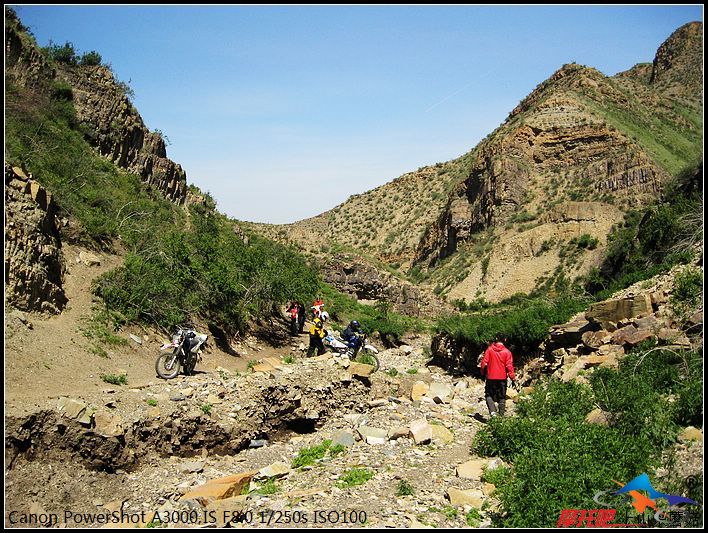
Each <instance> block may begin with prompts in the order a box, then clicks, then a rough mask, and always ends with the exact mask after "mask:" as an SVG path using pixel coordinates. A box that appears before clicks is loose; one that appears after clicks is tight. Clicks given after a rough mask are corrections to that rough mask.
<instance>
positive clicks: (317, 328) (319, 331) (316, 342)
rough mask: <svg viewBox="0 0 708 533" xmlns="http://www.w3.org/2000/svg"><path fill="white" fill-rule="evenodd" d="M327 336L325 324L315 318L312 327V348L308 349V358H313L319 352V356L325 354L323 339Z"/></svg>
mask: <svg viewBox="0 0 708 533" xmlns="http://www.w3.org/2000/svg"><path fill="white" fill-rule="evenodd" d="M326 336H327V330H326V329H324V324H323V323H322V320H320V319H319V318H315V320H314V321H313V323H312V326H311V327H310V347H309V348H308V349H307V357H312V355H313V354H314V353H315V350H317V355H322V354H323V353H325V351H326V350H325V347H324V344H323V343H322V339H324V338H325V337H326Z"/></svg>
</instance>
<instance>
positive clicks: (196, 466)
mask: <svg viewBox="0 0 708 533" xmlns="http://www.w3.org/2000/svg"><path fill="white" fill-rule="evenodd" d="M203 470H204V462H203V461H190V462H187V463H184V464H183V465H182V468H180V472H182V473H183V474H196V473H198V472H201V471H203Z"/></svg>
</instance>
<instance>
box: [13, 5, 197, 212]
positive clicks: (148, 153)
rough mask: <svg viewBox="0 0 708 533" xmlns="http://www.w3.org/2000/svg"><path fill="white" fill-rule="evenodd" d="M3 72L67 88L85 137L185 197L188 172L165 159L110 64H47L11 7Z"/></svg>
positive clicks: (45, 86) (48, 87)
mask: <svg viewBox="0 0 708 533" xmlns="http://www.w3.org/2000/svg"><path fill="white" fill-rule="evenodd" d="M70 59H71V58H70ZM5 75H6V80H7V82H10V83H11V84H15V85H17V86H20V87H23V88H25V89H27V90H30V91H34V92H40V93H41V92H44V93H48V92H51V91H57V90H65V91H67V90H68V91H70V93H71V96H72V102H73V105H74V108H75V110H76V114H77V119H78V121H79V123H80V124H81V126H82V127H83V129H84V132H85V135H86V138H87V140H89V142H90V143H91V144H92V145H93V146H95V147H96V148H97V150H98V151H99V152H100V153H101V154H102V155H103V156H105V157H106V158H108V159H109V160H110V161H111V162H113V163H115V164H116V165H118V166H119V167H121V168H124V169H127V170H129V171H130V172H134V173H135V174H137V175H139V176H140V178H141V179H142V181H143V182H144V183H146V184H147V185H149V186H151V187H153V188H155V189H157V190H158V191H160V192H161V193H162V194H163V195H164V196H165V197H166V198H168V199H170V200H171V201H173V202H175V203H178V204H184V203H185V202H186V201H187V194H188V193H187V176H186V173H185V172H184V170H183V169H182V167H181V166H180V165H179V164H177V163H175V162H174V161H172V160H170V159H169V158H167V151H166V148H165V141H164V139H163V138H162V135H161V134H160V133H159V132H155V131H150V130H149V129H148V128H147V126H145V123H144V121H143V119H142V117H141V116H140V114H139V113H138V111H137V110H136V109H135V107H134V106H133V105H132V103H131V101H130V98H129V94H130V92H131V91H130V88H129V86H127V84H125V83H122V82H119V81H118V80H116V79H115V77H114V76H113V73H112V72H111V70H110V68H109V67H107V66H105V65H100V64H99V65H92V64H80V63H78V62H76V61H72V60H69V61H65V62H55V63H54V64H53V65H52V64H50V63H49V62H48V61H47V59H46V57H45V55H44V54H43V53H42V52H41V51H40V49H39V47H38V46H37V43H36V42H35V41H34V39H33V38H32V36H31V35H29V34H28V33H27V32H26V31H25V29H24V28H23V27H22V25H21V23H20V21H19V19H17V17H16V15H15V14H14V12H12V11H7V10H6V16H5Z"/></svg>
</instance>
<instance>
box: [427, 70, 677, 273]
mask: <svg viewBox="0 0 708 533" xmlns="http://www.w3.org/2000/svg"><path fill="white" fill-rule="evenodd" d="M588 88H591V89H592V91H593V92H600V93H602V94H603V96H604V97H613V98H615V99H617V100H620V99H621V98H622V97H623V95H621V94H619V92H618V91H616V90H615V89H614V88H613V87H611V86H609V85H608V84H607V82H606V81H605V79H604V77H603V76H602V75H601V74H600V73H599V72H597V71H595V70H593V69H588V68H586V67H581V66H579V65H566V66H565V67H563V68H562V69H561V70H559V71H558V72H556V73H555V74H554V75H553V76H552V77H551V78H550V79H549V80H548V81H547V82H545V83H544V84H542V85H541V86H540V87H539V88H538V89H537V90H536V91H534V93H532V94H531V95H530V96H529V97H528V98H527V99H525V100H524V101H523V102H522V103H521V104H520V105H519V106H518V107H517V108H516V109H515V110H514V111H513V112H512V113H511V114H510V116H509V118H508V119H507V121H506V123H505V124H503V125H502V126H501V127H500V128H498V129H497V130H496V131H495V132H494V133H493V134H492V135H490V137H488V138H487V139H486V140H485V141H483V143H482V144H481V145H480V146H479V147H478V150H477V151H476V157H475V160H474V162H473V165H472V170H471V172H470V175H469V177H468V178H467V179H466V180H465V181H464V182H462V183H461V184H460V185H459V186H458V187H457V189H456V190H455V191H454V193H453V194H452V195H451V198H450V200H449V201H448V205H447V208H446V209H445V211H444V212H443V213H442V215H441V216H440V217H439V218H438V220H437V221H436V222H435V223H434V224H433V225H432V226H431V227H430V228H429V230H428V231H427V232H426V234H425V235H424V237H423V239H422V240H421V243H420V245H419V247H418V250H417V254H416V262H418V263H424V264H427V265H431V266H432V265H435V264H436V263H437V262H438V261H439V260H441V259H444V258H445V257H447V256H449V255H451V254H453V253H454V252H455V251H456V250H457V248H458V244H459V243H460V242H462V241H465V240H467V239H468V238H469V237H470V235H472V234H474V233H477V232H481V231H484V230H487V229H490V228H499V227H503V226H504V225H505V224H506V223H508V222H509V221H513V220H514V217H517V219H518V216H519V215H518V214H519V212H520V211H522V210H523V211H525V214H526V216H528V217H529V218H533V219H537V218H538V217H539V216H541V215H542V214H543V213H546V212H547V211H548V209H549V208H551V207H552V204H553V201H554V200H557V199H558V198H560V197H561V195H562V194H563V193H565V194H568V195H570V197H571V198H573V197H574V198H575V199H576V200H588V201H596V200H600V199H604V200H605V201H606V202H618V203H623V204H625V205H627V206H630V205H631V206H636V205H639V204H641V203H643V202H646V201H649V200H651V199H653V198H656V197H657V195H658V194H659V192H660V190H661V184H662V183H663V181H664V180H666V179H667V178H668V177H669V176H668V174H667V173H666V172H665V171H664V170H663V169H662V168H661V167H659V166H658V165H657V164H656V163H654V162H653V161H652V159H651V158H650V157H649V156H648V155H647V154H646V153H645V152H644V151H643V150H642V148H641V147H640V146H638V145H637V144H636V143H635V142H633V141H632V140H631V139H629V138H628V137H627V136H625V135H624V134H623V133H621V132H620V131H618V130H617V129H616V128H614V127H613V126H612V125H611V124H609V123H608V122H607V121H606V120H605V118H604V117H603V116H602V115H600V114H598V113H597V111H596V110H595V109H594V108H593V106H592V104H591V103H588V102H586V101H584V99H583V98H581V97H580V96H578V94H579V93H578V91H580V90H581V89H583V94H588V93H589V92H590V91H588V90H587V89H588ZM521 221H523V219H522V220H521Z"/></svg>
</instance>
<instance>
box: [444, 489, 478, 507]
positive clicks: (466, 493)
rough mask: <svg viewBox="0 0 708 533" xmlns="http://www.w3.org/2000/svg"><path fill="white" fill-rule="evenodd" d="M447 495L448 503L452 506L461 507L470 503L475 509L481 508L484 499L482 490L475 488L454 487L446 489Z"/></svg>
mask: <svg viewBox="0 0 708 533" xmlns="http://www.w3.org/2000/svg"><path fill="white" fill-rule="evenodd" d="M447 497H448V498H449V499H450V505H452V506H454V507H462V506H464V505H471V506H472V507H475V508H477V509H481V508H482V505H483V504H484V502H485V501H486V498H485V496H484V494H483V493H482V491H480V490H477V489H468V490H461V489H457V488H454V487H450V488H449V489H447Z"/></svg>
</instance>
